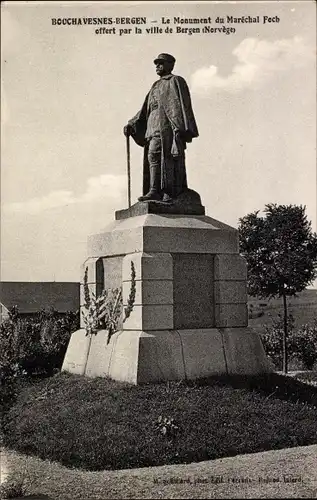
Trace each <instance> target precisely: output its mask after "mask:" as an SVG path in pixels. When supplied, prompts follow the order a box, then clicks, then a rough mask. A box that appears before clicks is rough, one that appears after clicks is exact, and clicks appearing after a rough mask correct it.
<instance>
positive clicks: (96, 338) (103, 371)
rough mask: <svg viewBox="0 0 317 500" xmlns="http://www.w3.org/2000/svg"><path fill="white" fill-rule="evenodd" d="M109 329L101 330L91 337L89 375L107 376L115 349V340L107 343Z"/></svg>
mask: <svg viewBox="0 0 317 500" xmlns="http://www.w3.org/2000/svg"><path fill="white" fill-rule="evenodd" d="M107 339H108V330H99V332H98V333H97V334H96V335H92V337H91V345H90V350H89V356H88V360H87V365H86V373H85V375H87V376H88V377H107V376H108V373H109V366H110V361H111V354H112V350H113V342H112V343H111V345H110V343H109V344H107Z"/></svg>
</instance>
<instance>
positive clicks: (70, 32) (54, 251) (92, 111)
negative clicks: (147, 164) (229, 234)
mask: <svg viewBox="0 0 317 500" xmlns="http://www.w3.org/2000/svg"><path fill="white" fill-rule="evenodd" d="M1 8H2V16H1V25H2V26H1V69H2V71H1V74H2V77H1V78H2V80H1V96H2V103H1V104H2V106H1V107H2V113H1V127H2V130H1V139H2V148H1V164H2V167H1V279H2V280H5V281H79V280H80V265H81V264H82V263H83V262H84V260H85V259H86V258H87V254H86V243H87V237H88V235H90V234H94V233H99V232H102V230H103V229H104V228H105V227H106V226H107V224H109V223H110V222H111V221H113V220H114V212H115V210H120V209H123V208H126V207H127V204H128V202H127V175H126V170H127V160H126V142H125V137H124V136H123V133H122V130H123V126H124V125H125V124H126V123H127V121H128V120H129V119H130V118H131V117H132V116H133V115H134V114H135V113H136V112H137V111H138V110H139V109H140V107H141V105H142V103H143V100H144V98H145V95H146V94H147V92H148V91H149V89H150V87H151V85H152V83H153V82H154V81H155V80H156V79H157V77H156V74H155V67H154V64H153V60H154V58H155V57H156V56H157V55H158V54H159V53H161V52H168V53H171V54H173V55H174V57H175V58H176V65H175V68H174V74H178V75H181V76H183V77H184V78H185V80H186V81H187V83H188V85H189V88H190V92H191V97H192V104H193V109H194V113H195V117H196V121H197V125H198V129H199V137H198V138H197V139H194V140H193V142H192V144H189V145H188V149H187V157H186V165H187V177H188V184H189V187H190V188H192V189H195V190H196V191H198V192H199V194H200V195H201V199H202V203H203V205H204V206H205V207H206V214H207V215H209V216H210V217H213V218H214V219H218V220H220V221H222V222H225V223H226V224H229V225H231V226H232V227H238V223H239V218H240V217H243V216H244V215H246V214H247V213H250V212H253V211H255V210H263V208H264V206H265V205H266V204H268V203H277V204H301V205H305V206H306V213H307V216H308V219H309V220H311V222H312V228H313V230H314V231H316V90H315V89H316V55H315V48H316V4H315V2H314V1H307V2H305V1H302V0H300V1H297V2H281V1H279V2H277V1H273V2H268V1H266V2H258V1H254V2H236V3H235V2H146V1H142V2H127V1H122V2H45V3H41V2H16V1H15V2H10V1H9V2H2V4H1ZM227 16H228V17H229V19H230V17H231V16H233V17H235V18H238V17H242V16H251V17H252V18H254V17H255V16H259V20H260V22H259V23H250V22H249V23H247V22H244V23H232V22H231V23H230V22H229V20H228V17H227ZM264 16H267V18H270V19H271V22H269V21H267V22H265V23H264ZM89 17H91V18H94V17H103V18H112V19H116V18H132V17H145V18H146V24H145V25H131V24H130V25H127V24H122V22H120V23H119V24H112V25H110V24H104V25H102V26H103V27H104V28H113V27H115V30H116V31H115V33H114V34H113V33H111V32H110V33H98V34H97V33H96V29H98V28H100V27H101V26H95V25H92V24H91V25H89V24H86V25H83V24H82V25H79V24H75V25H58V24H57V22H58V21H55V20H57V19H61V20H62V19H68V18H71V19H73V18H74V19H75V18H76V19H78V18H80V19H83V18H89ZM175 17H176V18H177V17H179V18H181V19H183V20H184V19H187V20H188V19H192V18H208V17H210V18H211V19H210V21H208V23H209V24H208V23H207V25H209V26H210V27H212V28H221V31H217V32H215V33H203V32H202V28H203V27H204V26H205V24H199V25H198V24H185V23H179V24H177V23H176V24H175V23H174V18H175ZM162 18H164V20H165V21H166V23H164V24H163V23H162ZM217 18H220V19H219V21H220V22H218V23H216V19H217ZM221 18H223V20H221ZM52 19H53V21H52ZM168 19H169V20H170V23H167V20H168ZM121 21H122V20H121ZM55 22H56V24H54V23H55ZM82 22H83V21H82ZM135 27H138V28H139V29H142V33H141V34H140V33H139V34H136V33H135ZM151 27H157V28H162V30H163V33H154V34H148V33H146V28H151ZM177 27H180V28H192V27H195V28H197V27H200V30H201V31H200V33H192V34H188V32H187V33H185V32H182V33H176V29H177ZM223 27H224V28H225V29H223ZM166 28H172V33H165V30H166ZM227 28H229V30H230V29H232V28H233V29H235V32H232V31H229V33H228V30H227ZM120 29H121V30H124V29H125V30H128V29H131V33H130V34H127V32H125V33H123V31H122V32H121V33H122V34H121V35H120V31H119V30H120ZM142 153H143V152H142V148H140V147H138V146H137V145H136V144H135V143H132V144H131V176H132V202H136V201H137V197H138V196H140V194H141V190H142Z"/></svg>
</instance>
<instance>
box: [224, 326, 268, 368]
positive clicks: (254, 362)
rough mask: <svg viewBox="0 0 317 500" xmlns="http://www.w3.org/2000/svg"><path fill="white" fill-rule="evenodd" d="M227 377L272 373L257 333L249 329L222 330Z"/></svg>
mask: <svg viewBox="0 0 317 500" xmlns="http://www.w3.org/2000/svg"><path fill="white" fill-rule="evenodd" d="M222 335H223V342H224V349H225V355H226V360H227V368H228V374H229V375H257V374H261V373H269V372H271V371H272V368H271V365H270V364H269V362H268V360H267V358H266V355H265V352H264V348H263V345H262V342H261V339H260V336H259V334H258V333H257V332H255V331H254V330H252V329H251V328H225V329H224V330H222Z"/></svg>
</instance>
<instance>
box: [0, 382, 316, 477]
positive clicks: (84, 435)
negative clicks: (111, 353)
mask: <svg viewBox="0 0 317 500" xmlns="http://www.w3.org/2000/svg"><path fill="white" fill-rule="evenodd" d="M160 416H162V417H163V418H164V417H166V418H169V417H170V418H174V423H175V425H177V426H178V429H177V430H176V431H175V433H172V432H171V433H169V429H170V427H171V426H169V425H168V424H167V426H166V428H167V432H166V434H163V433H162V432H161V431H162V430H163V427H162V426H161V427H160V426H158V425H157V424H158V418H159V417H160ZM316 422H317V389H316V387H313V386H309V385H307V384H304V383H302V382H301V381H298V380H294V379H292V378H290V377H283V376H280V375H277V374H271V375H269V376H263V377H253V378H244V377H242V378H234V379H231V380H229V379H228V378H226V379H222V380H220V379H218V380H215V379H206V380H202V381H200V382H199V383H189V382H186V383H185V382H182V383H169V384H156V385H145V386H130V385H127V384H123V383H118V382H114V381H111V380H107V379H101V378H99V379H89V378H85V377H81V376H74V375H68V374H59V375H57V376H55V377H52V378H50V379H47V380H44V381H42V382H40V383H39V384H36V385H35V386H33V387H29V388H27V389H24V390H23V391H22V393H21V394H20V396H19V398H18V400H17V402H16V404H15V405H14V406H13V407H12V408H11V410H10V411H9V412H8V414H7V415H6V418H5V422H4V424H5V427H4V428H5V438H4V444H5V446H7V447H8V448H12V449H16V450H18V451H20V452H22V453H26V454H33V455H37V456H39V457H41V458H48V459H50V460H54V461H59V462H60V463H62V464H64V465H67V466H69V467H72V466H76V467H80V468H85V469H89V470H103V469H125V468H136V467H147V466H156V465H165V464H180V463H189V462H198V461H202V460H210V459H215V458H221V457H228V456H234V455H238V454H245V453H254V452H259V451H265V450H270V449H279V448H287V447H292V446H299V445H308V444H315V443H317V424H316Z"/></svg>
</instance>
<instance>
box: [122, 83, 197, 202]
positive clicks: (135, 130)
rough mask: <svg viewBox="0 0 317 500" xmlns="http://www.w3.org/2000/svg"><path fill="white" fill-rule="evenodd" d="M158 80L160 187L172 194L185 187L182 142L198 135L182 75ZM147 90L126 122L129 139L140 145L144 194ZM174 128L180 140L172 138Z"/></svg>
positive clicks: (146, 187)
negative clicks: (130, 131)
mask: <svg viewBox="0 0 317 500" xmlns="http://www.w3.org/2000/svg"><path fill="white" fill-rule="evenodd" d="M161 80H162V81H160V85H159V92H158V96H157V97H158V111H159V122H160V125H159V126H160V136H161V143H162V154H161V189H162V191H163V192H166V193H168V194H169V195H170V196H172V197H173V198H175V197H177V196H178V195H179V194H180V193H182V192H183V191H184V190H185V189H186V188H187V179H186V169H185V149H186V143H187V142H191V141H192V139H193V138H194V137H198V129H197V125H196V121H195V117H194V113H193V109H192V105H191V98H190V93H189V89H188V86H187V83H186V81H185V80H184V78H182V77H181V76H176V75H172V74H170V75H166V76H163V77H162V78H161ZM153 85H155V83H154V84H153ZM149 94H150V92H149V93H148V94H147V96H146V98H145V101H144V103H143V106H142V108H141V110H140V111H139V112H138V113H137V114H136V115H135V116H134V117H133V118H132V119H131V120H130V121H129V122H128V123H129V125H131V127H132V133H131V135H132V137H133V139H134V140H135V142H136V143H137V144H138V145H139V146H142V147H144V161H143V194H146V193H147V192H148V191H149V187H150V174H149V162H148V141H147V140H146V138H145V133H146V127H147V119H148V117H149V113H150V110H149ZM175 131H179V132H180V138H181V140H180V141H177V140H176V137H175Z"/></svg>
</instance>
